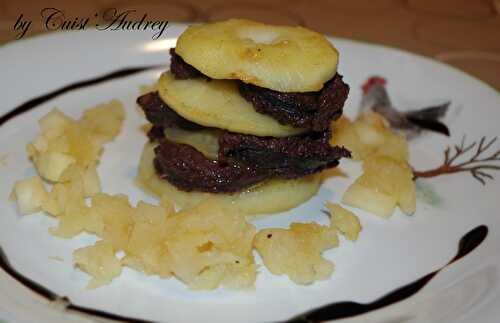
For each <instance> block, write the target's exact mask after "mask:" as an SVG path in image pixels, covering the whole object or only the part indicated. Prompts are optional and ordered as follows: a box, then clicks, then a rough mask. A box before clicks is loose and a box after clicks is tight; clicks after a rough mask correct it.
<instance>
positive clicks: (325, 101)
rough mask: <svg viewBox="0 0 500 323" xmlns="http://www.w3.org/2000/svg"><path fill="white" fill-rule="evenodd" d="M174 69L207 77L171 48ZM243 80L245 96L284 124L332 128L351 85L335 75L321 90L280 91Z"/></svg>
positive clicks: (180, 74)
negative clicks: (303, 91)
mask: <svg viewBox="0 0 500 323" xmlns="http://www.w3.org/2000/svg"><path fill="white" fill-rule="evenodd" d="M170 54H171V57H172V58H171V62H170V70H171V71H172V73H173V74H174V75H175V77H176V78H178V79H188V78H196V77H206V76H204V75H203V74H202V73H201V72H200V71H198V70H197V69H195V68H194V67H193V66H191V65H189V64H188V63H186V62H185V61H184V60H183V59H182V57H180V56H179V55H177V54H176V53H175V49H174V48H172V49H170ZM238 82H239V90H240V93H241V95H242V97H243V98H245V99H246V100H247V101H249V102H251V103H252V105H253V107H254V108H255V110H256V111H257V112H259V113H262V114H266V115H269V116H271V117H273V118H274V119H276V120H277V121H278V122H280V123H281V124H286V125H291V126H294V127H297V128H304V129H308V130H312V131H323V130H326V129H328V127H329V126H330V123H331V122H332V121H334V120H336V119H338V118H339V117H340V116H341V115H342V108H343V106H344V102H345V100H346V99H347V95H348V94H349V86H348V85H347V84H345V83H344V82H343V81H342V76H341V75H339V74H335V76H334V77H333V78H332V79H331V80H329V81H328V82H326V83H325V85H324V86H323V88H322V89H321V90H320V91H318V92H305V93H298V92H287V93H284V92H278V91H274V90H270V89H266V88H262V87H258V86H255V85H252V84H246V83H243V82H241V81H238Z"/></svg>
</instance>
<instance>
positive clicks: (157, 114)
mask: <svg viewBox="0 0 500 323" xmlns="http://www.w3.org/2000/svg"><path fill="white" fill-rule="evenodd" d="M137 104H138V105H139V106H140V107H141V108H142V110H144V113H145V114H146V119H148V121H149V122H151V123H152V124H153V125H154V126H156V127H157V128H161V127H163V128H181V129H184V130H200V129H203V126H200V125H198V124H196V123H194V122H191V121H189V120H187V119H185V118H184V117H182V116H180V115H179V114H178V113H177V112H175V111H174V110H172V109H171V108H170V107H169V106H168V105H167V104H166V103H165V102H163V100H162V99H161V97H160V95H159V94H158V92H150V93H146V94H144V95H141V96H140V97H138V98H137Z"/></svg>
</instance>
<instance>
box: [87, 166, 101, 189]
mask: <svg viewBox="0 0 500 323" xmlns="http://www.w3.org/2000/svg"><path fill="white" fill-rule="evenodd" d="M83 192H84V194H85V196H86V197H92V196H94V195H96V194H97V193H100V192H101V180H100V179H99V175H98V174H97V168H96V166H95V165H93V166H89V167H88V168H87V169H86V170H85V171H84V173H83Z"/></svg>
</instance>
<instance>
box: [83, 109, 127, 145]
mask: <svg viewBox="0 0 500 323" xmlns="http://www.w3.org/2000/svg"><path fill="white" fill-rule="evenodd" d="M124 119H125V110H124V109H123V105H122V104H121V102H120V101H118V100H112V101H111V102H109V103H104V104H99V105H97V106H95V107H93V108H90V109H87V110H85V112H84V113H83V116H82V118H81V119H80V123H81V124H82V126H83V127H84V128H86V129H89V130H90V131H91V132H92V133H94V134H96V135H98V136H100V137H102V138H103V139H104V141H110V140H112V139H113V138H115V137H116V136H117V135H118V133H119V132H120V129H121V126H122V123H123V120H124Z"/></svg>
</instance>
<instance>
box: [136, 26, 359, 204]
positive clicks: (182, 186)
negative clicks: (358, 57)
mask: <svg viewBox="0 0 500 323" xmlns="http://www.w3.org/2000/svg"><path fill="white" fill-rule="evenodd" d="M170 55H171V61H170V71H167V72H165V73H163V74H162V75H161V77H160V79H159V80H158V83H157V86H156V89H155V90H154V91H152V92H150V93H147V94H144V95H142V96H140V97H139V98H138V99H137V102H138V104H139V105H140V106H141V107H142V109H143V110H144V112H145V115H146V118H147V120H148V121H149V122H150V123H151V124H152V127H151V128H150V129H149V132H148V136H149V139H150V142H149V143H148V144H147V145H146V147H145V149H144V151H143V155H142V158H141V163H140V169H139V176H138V181H139V183H140V184H141V186H142V187H143V188H144V189H145V190H147V191H148V192H150V193H153V194H155V195H157V196H159V197H164V196H167V197H168V198H170V199H172V200H173V201H174V202H175V203H176V204H177V205H178V206H180V207H185V206H189V205H193V204H195V203H197V202H198V201H199V200H201V199H203V198H204V197H206V196H207V195H214V196H218V197H221V198H228V199H231V200H232V201H233V202H235V203H238V204H239V205H240V206H241V207H242V208H243V209H244V210H245V211H247V212H248V213H270V212H279V211H284V210H287V209H290V208H292V207H295V206H297V205H298V204H300V203H302V202H304V201H305V200H307V199H309V198H310V197H311V196H313V195H314V194H315V193H316V192H317V190H318V188H319V186H320V184H321V175H320V172H322V171H323V170H325V169H328V168H332V167H336V166H337V165H338V164H339V159H340V158H342V157H346V158H348V157H350V153H349V151H347V150H346V149H345V148H343V147H337V146H331V145H330V143H329V142H330V138H331V136H332V131H331V123H332V121H334V120H336V119H338V118H339V117H340V116H341V115H342V108H343V106H344V102H345V100H346V99H347V95H348V93H349V86H348V85H347V84H345V83H344V82H343V81H342V76H341V75H339V74H338V73H337V65H338V52H337V50H336V49H335V48H334V47H333V45H332V44H331V43H330V42H329V41H328V40H327V39H326V38H325V37H324V36H322V35H320V34H318V33H316V32H313V31H311V30H308V29H305V28H302V27H285V26H270V25H265V24H261V23H257V22H252V21H248V20H241V19H231V20H228V21H224V22H216V23H209V24H204V25H196V26H191V27H189V28H188V29H187V30H186V31H185V32H184V33H183V34H182V35H181V36H180V37H179V39H178V41H177V44H176V47H175V48H172V49H171V50H170Z"/></svg>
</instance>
